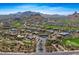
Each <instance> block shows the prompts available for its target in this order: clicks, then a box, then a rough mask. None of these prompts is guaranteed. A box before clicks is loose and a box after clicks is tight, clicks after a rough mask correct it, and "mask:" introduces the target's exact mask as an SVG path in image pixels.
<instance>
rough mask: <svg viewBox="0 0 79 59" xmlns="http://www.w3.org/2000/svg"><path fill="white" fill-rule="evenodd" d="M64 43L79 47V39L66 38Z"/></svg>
mask: <svg viewBox="0 0 79 59" xmlns="http://www.w3.org/2000/svg"><path fill="white" fill-rule="evenodd" d="M62 43H63V44H64V45H66V46H75V47H79V38H66V39H63V40H62Z"/></svg>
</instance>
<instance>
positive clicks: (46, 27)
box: [43, 24, 79, 30]
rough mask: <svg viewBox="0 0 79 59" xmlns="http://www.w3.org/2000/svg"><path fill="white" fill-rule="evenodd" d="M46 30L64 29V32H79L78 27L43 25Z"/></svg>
mask: <svg viewBox="0 0 79 59" xmlns="http://www.w3.org/2000/svg"><path fill="white" fill-rule="evenodd" d="M43 26H44V28H45V29H64V30H79V28H78V27H68V26H56V25H48V24H46V25H43Z"/></svg>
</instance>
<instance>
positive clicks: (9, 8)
mask: <svg viewBox="0 0 79 59" xmlns="http://www.w3.org/2000/svg"><path fill="white" fill-rule="evenodd" d="M24 11H33V12H40V13H44V14H60V15H68V14H72V13H74V12H75V11H78V12H79V4H78V3H63V4H62V3H2V4H1V3H0V14H10V13H16V12H24Z"/></svg>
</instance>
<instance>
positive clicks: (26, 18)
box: [0, 11, 79, 25]
mask: <svg viewBox="0 0 79 59" xmlns="http://www.w3.org/2000/svg"><path fill="white" fill-rule="evenodd" d="M15 20H18V21H20V22H22V23H25V22H26V23H33V24H40V23H44V22H46V23H48V24H53V25H54V24H56V25H61V24H62V25H64V24H72V23H73V24H78V23H79V13H77V12H74V13H73V14H71V15H67V16H65V15H58V14H55V15H49V14H43V13H39V12H32V11H25V12H17V13H14V14H9V15H0V21H2V22H8V23H10V22H12V21H15Z"/></svg>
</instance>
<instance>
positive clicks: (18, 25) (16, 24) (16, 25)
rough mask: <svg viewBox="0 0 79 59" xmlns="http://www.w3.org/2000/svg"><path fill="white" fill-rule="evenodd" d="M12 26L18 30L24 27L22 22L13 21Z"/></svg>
mask: <svg viewBox="0 0 79 59" xmlns="http://www.w3.org/2000/svg"><path fill="white" fill-rule="evenodd" d="M12 26H13V27H16V28H19V27H21V26H22V23H21V22H20V21H17V20H16V21H13V22H12Z"/></svg>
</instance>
